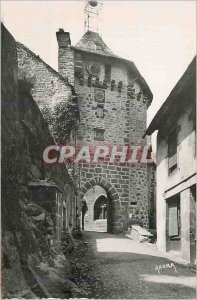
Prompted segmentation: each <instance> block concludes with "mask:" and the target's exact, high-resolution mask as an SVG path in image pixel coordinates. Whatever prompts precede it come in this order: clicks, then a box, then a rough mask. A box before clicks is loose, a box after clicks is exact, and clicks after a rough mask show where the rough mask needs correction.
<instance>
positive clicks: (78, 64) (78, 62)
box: [75, 53, 83, 73]
mask: <svg viewBox="0 0 197 300" xmlns="http://www.w3.org/2000/svg"><path fill="white" fill-rule="evenodd" d="M82 71H83V65H82V56H81V54H80V53H75V72H76V73H82Z"/></svg>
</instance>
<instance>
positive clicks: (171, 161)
mask: <svg viewBox="0 0 197 300" xmlns="http://www.w3.org/2000/svg"><path fill="white" fill-rule="evenodd" d="M168 168H169V171H170V172H172V171H173V170H174V169H176V168H177V129H175V130H173V131H172V132H171V134H170V135H169V136H168Z"/></svg>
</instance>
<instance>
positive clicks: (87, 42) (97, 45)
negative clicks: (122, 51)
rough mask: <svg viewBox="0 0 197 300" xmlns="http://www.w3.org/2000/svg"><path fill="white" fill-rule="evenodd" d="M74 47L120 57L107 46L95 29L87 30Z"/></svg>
mask: <svg viewBox="0 0 197 300" xmlns="http://www.w3.org/2000/svg"><path fill="white" fill-rule="evenodd" d="M74 48H76V49H79V50H84V51H88V52H93V53H97V54H101V55H106V56H114V57H118V56H117V55H115V54H113V52H112V51H111V50H110V49H109V48H108V47H107V45H106V44H105V43H104V41H103V39H102V38H101V36H100V35H99V34H98V33H97V32H93V31H87V32H86V33H85V34H84V35H83V36H82V38H81V39H80V41H79V42H78V43H77V44H76V45H75V47H74Z"/></svg>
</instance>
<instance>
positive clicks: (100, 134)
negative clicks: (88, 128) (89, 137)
mask: <svg viewBox="0 0 197 300" xmlns="http://www.w3.org/2000/svg"><path fill="white" fill-rule="evenodd" d="M104 132H105V129H98V128H95V129H94V139H95V140H97V141H104Z"/></svg>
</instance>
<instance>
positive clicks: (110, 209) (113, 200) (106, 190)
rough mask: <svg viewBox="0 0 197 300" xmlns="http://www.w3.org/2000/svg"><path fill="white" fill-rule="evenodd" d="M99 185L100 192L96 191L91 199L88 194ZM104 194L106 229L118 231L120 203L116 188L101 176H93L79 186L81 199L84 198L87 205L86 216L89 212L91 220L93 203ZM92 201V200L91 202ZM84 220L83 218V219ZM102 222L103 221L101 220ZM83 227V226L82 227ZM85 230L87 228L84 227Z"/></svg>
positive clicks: (119, 227)
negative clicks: (105, 200) (105, 201)
mask: <svg viewBox="0 0 197 300" xmlns="http://www.w3.org/2000/svg"><path fill="white" fill-rule="evenodd" d="M97 187H100V189H102V191H101V190H100V193H96V197H95V198H94V199H93V197H92V200H91V196H90V194H91V193H92V191H93V188H97ZM102 195H103V196H105V197H106V199H107V219H106V223H107V224H106V231H107V232H111V233H113V232H118V231H121V226H122V223H121V205H120V199H119V195H118V193H117V191H116V189H115V188H114V187H113V186H112V185H111V183H109V182H107V181H106V180H105V179H103V178H101V177H94V178H93V179H91V180H89V181H88V182H86V183H85V184H84V185H83V186H82V188H81V200H83V201H84V200H85V201H86V203H87V206H89V207H90V208H89V212H88V211H87V212H86V214H85V215H86V217H87V216H88V215H89V214H91V218H92V219H91V220H92V222H93V221H94V220H93V219H94V212H93V211H94V203H95V202H96V200H97V199H98V198H99V197H100V196H102ZM91 201H92V202H91ZM84 220H85V219H84ZM101 223H102V222H101ZM103 224H104V222H103ZM86 228H87V227H86ZM84 229H85V228H84ZM86 230H87V229H86Z"/></svg>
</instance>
